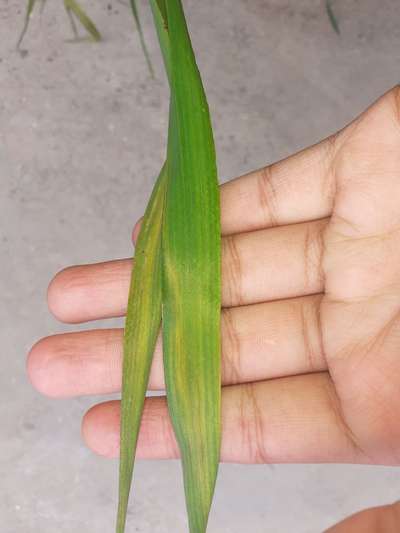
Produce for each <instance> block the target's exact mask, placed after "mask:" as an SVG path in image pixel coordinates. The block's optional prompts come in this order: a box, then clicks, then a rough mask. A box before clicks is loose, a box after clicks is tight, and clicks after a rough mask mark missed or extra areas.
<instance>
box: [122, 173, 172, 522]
mask: <svg viewBox="0 0 400 533" xmlns="http://www.w3.org/2000/svg"><path fill="white" fill-rule="evenodd" d="M166 185H167V172H166V167H165V166H164V167H163V169H162V170H161V173H160V176H159V178H158V180H157V183H156V185H155V187H154V190H153V193H152V196H151V199H150V202H149V204H148V207H147V209H146V213H145V216H144V218H143V221H142V226H141V229H140V234H139V237H138V240H137V244H136V249H135V265H134V269H133V272H132V280H131V287H130V291H129V301H128V310H127V315H126V321H125V337H124V363H123V380H122V402H121V451H120V481H119V504H118V519H117V529H116V530H117V533H123V532H124V531H125V522H126V513H127V505H128V500H129V492H130V486H131V482H132V474H133V464H134V457H135V451H136V445H137V438H138V434H139V428H140V420H141V417H142V411H143V405H144V399H145V396H146V389H147V384H148V381H149V373H150V368H151V361H152V358H153V353H154V348H155V344H156V340H157V335H158V333H159V330H160V324H161V223H162V217H163V212H164V201H165V189H166Z"/></svg>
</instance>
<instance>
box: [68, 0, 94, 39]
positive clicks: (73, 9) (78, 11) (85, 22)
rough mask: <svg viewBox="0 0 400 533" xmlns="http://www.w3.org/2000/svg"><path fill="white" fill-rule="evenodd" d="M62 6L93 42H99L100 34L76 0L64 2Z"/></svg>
mask: <svg viewBox="0 0 400 533" xmlns="http://www.w3.org/2000/svg"><path fill="white" fill-rule="evenodd" d="M64 6H65V9H66V10H67V12H68V13H73V14H74V15H75V17H76V18H77V19H78V20H79V22H80V23H81V24H82V26H83V27H84V28H85V30H86V31H87V32H88V33H89V35H90V36H91V37H92V39H93V40H94V41H100V40H101V34H100V32H99V30H98V29H97V27H96V25H95V24H94V22H93V21H92V20H91V19H90V18H89V16H88V15H87V14H86V13H85V11H84V10H83V8H82V7H81V6H80V5H79V3H78V2H77V0H64Z"/></svg>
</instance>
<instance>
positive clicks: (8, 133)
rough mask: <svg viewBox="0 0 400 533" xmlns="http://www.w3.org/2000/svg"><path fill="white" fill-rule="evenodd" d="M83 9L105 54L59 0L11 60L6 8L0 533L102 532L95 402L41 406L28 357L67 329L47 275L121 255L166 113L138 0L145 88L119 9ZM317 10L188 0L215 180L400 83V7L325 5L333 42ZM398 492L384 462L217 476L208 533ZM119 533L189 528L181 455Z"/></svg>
mask: <svg viewBox="0 0 400 533" xmlns="http://www.w3.org/2000/svg"><path fill="white" fill-rule="evenodd" d="M82 3H83V4H84V5H85V6H87V9H88V12H90V14H91V15H92V16H93V18H94V20H95V21H96V23H97V24H98V26H99V28H100V29H101V30H102V31H103V33H104V37H105V39H104V42H103V43H101V44H86V43H80V44H71V43H68V42H66V40H67V38H69V36H70V28H69V27H68V22H67V18H66V16H65V15H64V13H63V11H62V6H61V0H59V1H58V2H57V1H53V2H48V6H47V8H46V10H45V12H44V14H43V16H42V18H40V17H39V16H35V17H34V19H33V21H32V26H31V28H30V31H29V33H28V35H27V37H26V40H25V43H24V47H25V48H26V53H24V54H19V53H17V52H16V51H15V42H16V38H17V34H18V32H19V31H20V29H21V25H22V22H23V4H24V2H23V1H21V0H2V2H1V4H0V27H1V33H0V91H1V92H0V94H1V97H0V171H1V194H0V243H1V244H0V257H1V262H0V295H1V304H0V324H1V326H0V335H1V347H2V350H1V355H0V358H1V369H2V371H1V373H0V390H1V401H0V428H1V429H0V524H1V525H0V529H1V531H2V533H36V532H40V533H50V532H51V533H53V532H54V531H58V532H59V533H72V532H75V531H80V532H82V533H89V532H93V533H94V532H96V533H109V532H110V531H113V523H114V515H115V507H116V494H117V462H116V461H107V460H104V459H101V458H98V457H95V456H94V455H92V454H91V453H90V452H89V451H88V450H87V449H85V447H84V445H83V444H82V442H81V440H80V434H79V428H80V418H81V416H82V414H83V413H84V411H85V410H86V409H87V408H88V407H89V406H91V405H93V404H94V403H95V402H96V401H97V400H98V398H93V397H92V398H78V399H74V400H62V401H54V400H49V399H46V398H42V397H40V395H39V394H37V393H36V392H35V391H34V390H33V389H32V388H31V386H30V385H29V383H28V380H27V378H26V375H25V369H24V365H25V354H26V352H27V350H28V348H29V347H30V345H31V344H32V343H33V342H34V341H35V340H36V339H38V338H39V337H40V336H43V335H46V334H49V333H51V332H57V331H66V330H69V329H70V328H69V327H64V326H62V325H60V324H58V323H57V322H56V321H55V320H54V319H53V318H52V317H51V316H50V315H49V313H48V311H47V308H46V302H45V296H46V285H47V283H48V281H49V279H50V278H51V276H52V275H53V273H55V272H56V271H57V270H59V269H60V268H62V267H64V266H65V265H68V264H72V263H85V262H94V261H100V260H107V259H111V258H117V257H124V256H129V255H130V254H131V252H132V250H131V245H130V231H131V227H132V225H133V223H134V222H135V220H136V219H137V218H138V217H139V216H140V215H141V213H142V212H143V209H144V206H145V203H146V200H147V198H148V195H149V192H150V189H151V186H152V183H153V180H154V176H155V174H156V173H157V171H158V169H159V167H160V164H161V162H162V158H163V153H164V142H165V133H166V127H167V107H168V103H167V91H166V85H165V80H164V76H163V74H162V70H161V64H160V61H159V54H158V49H157V44H156V41H155V39H154V34H153V31H152V27H151V19H150V16H149V12H148V9H147V7H146V6H145V4H146V2H144V1H142V2H141V4H142V5H141V7H142V8H143V9H142V13H143V19H144V30H145V34H146V36H147V38H148V42H149V46H150V51H151V54H152V57H153V59H154V63H155V69H156V72H157V77H156V80H152V79H150V77H149V74H148V71H147V69H146V65H145V62H144V59H143V56H142V53H141V51H140V48H139V45H138V41H137V35H136V34H135V32H134V31H133V26H132V21H131V18H130V15H129V12H128V8H127V7H126V6H124V5H122V3H119V2H117V1H116V0H109V4H108V3H107V2H106V1H101V2H99V1H95V0H82ZM322 4H323V2H321V1H319V0H297V1H295V0H235V2H232V0H219V1H218V2H214V1H212V0H204V1H203V2H196V1H195V0H187V1H185V5H186V6H187V13H188V17H189V21H190V26H191V29H192V33H193V40H194V44H195V48H196V50H197V51H198V60H199V64H200V67H201V70H202V73H203V76H204V81H205V85H206V88H207V91H208V95H209V101H210V107H211V110H212V115H213V121H214V125H215V133H216V142H217V149H218V155H219V167H220V175H221V178H222V179H228V178H231V177H234V176H237V175H239V174H241V173H243V172H245V171H248V170H251V169H253V168H256V167H259V166H261V165H264V164H265V163H267V162H272V161H274V160H276V159H278V158H282V157H284V156H286V155H287V154H289V153H291V152H293V151H294V150H298V149H299V148H301V147H304V146H306V145H309V144H310V143H314V142H316V141H318V140H319V139H321V138H322V137H325V136H326V135H328V134H329V133H331V132H333V131H334V130H336V129H337V128H340V127H341V126H343V125H344V124H345V123H346V122H348V121H349V120H350V119H352V118H353V117H354V116H355V115H356V114H357V113H358V112H359V111H361V110H362V109H364V108H365V107H366V106H367V105H368V104H369V103H370V102H371V101H372V100H374V99H375V98H376V97H377V96H379V95H380V94H381V93H383V92H384V91H385V90H387V89H388V88H390V87H391V86H392V85H394V84H395V83H397V82H398V81H399V72H400V54H399V49H400V8H399V5H398V1H397V0H381V1H380V2H379V3H377V2H376V1H374V0H363V1H362V2H361V1H360V0H358V1H357V0H353V1H344V0H337V1H334V2H333V5H334V8H335V10H336V13H337V17H338V19H339V21H340V27H341V35H340V36H338V35H336V34H335V33H334V32H333V30H332V28H331V26H330V24H329V21H328V18H327V14H326V12H325V10H324V7H323V5H322ZM378 5H379V7H378ZM113 324H119V322H118V321H114V322H113ZM96 326H98V324H96ZM85 327H87V326H85ZM89 327H94V326H93V325H90V326H89ZM399 494H400V478H399V476H398V472H397V470H396V469H394V468H381V467H360V466H353V467H351V466H340V465H336V466H333V465H330V466H323V465H320V466H315V465H304V466H302V465H295V466H292V465H285V466H254V467H248V466H238V465H223V466H222V467H221V472H220V477H219V483H218V489H217V494H216V500H215V506H214V509H213V513H212V517H211V521H210V527H209V531H210V532H211V533H217V532H218V533H228V532H229V533H244V532H250V531H251V532H252V533H294V532H296V533H317V532H320V531H322V530H323V529H324V528H325V527H327V526H328V525H330V524H331V523H333V522H335V521H337V520H339V519H340V518H341V517H343V516H345V515H347V514H349V513H351V512H353V511H356V510H358V509H360V508H363V507H367V506H371V505H374V504H380V503H384V502H390V501H392V500H394V499H396V498H398V496H399ZM128 531H132V532H133V531H140V532H146V533H167V532H169V533H170V532H174V533H181V532H184V531H186V529H185V514H184V506H183V496H182V488H181V482H180V470H179V465H178V464H177V463H176V462H162V463H157V462H142V463H140V464H138V466H137V470H136V491H135V502H134V505H133V506H132V510H131V514H130V525H129V528H128Z"/></svg>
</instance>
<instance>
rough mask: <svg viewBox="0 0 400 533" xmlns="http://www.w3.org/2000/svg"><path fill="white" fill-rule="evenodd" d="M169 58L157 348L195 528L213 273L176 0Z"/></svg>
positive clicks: (201, 145) (209, 180) (201, 158)
mask: <svg viewBox="0 0 400 533" xmlns="http://www.w3.org/2000/svg"><path fill="white" fill-rule="evenodd" d="M165 4H166V7H167V17H168V19H167V20H168V33H169V40H170V60H171V106H170V113H171V116H170V129H169V140H168V157H167V160H168V175H169V183H168V188H167V194H166V205H165V215H164V222H163V238H162V240H163V251H162V260H163V350H164V369H165V380H166V387H167V398H168V407H169V411H170V414H171V418H172V423H173V426H174V430H175V435H176V437H177V441H178V444H179V447H180V451H181V456H182V465H183V474H184V485H185V493H186V503H187V509H188V515H189V526H190V531H191V532H192V533H204V532H205V531H206V527H207V521H208V515H209V511H210V506H211V502H212V498H213V493H214V488H215V482H216V477H217V471H218V463H219V451H220V433H221V428H220V401H221V400H220V397H221V377H220V360H221V339H220V313H221V279H220V270H221V266H220V261H221V258H220V255H221V241H220V235H221V232H220V209H219V190H218V180H217V168H216V156H215V148H214V141H213V134H212V127H211V121H210V116H209V110H208V105H207V100H206V96H205V93H204V89H203V85H202V82H201V78H200V74H199V71H198V68H197V65H196V61H195V56H194V53H193V50H192V46H191V42H190V37H189V33H188V31H187V27H186V21H185V16H184V12H183V8H182V4H181V1H180V0H166V2H165Z"/></svg>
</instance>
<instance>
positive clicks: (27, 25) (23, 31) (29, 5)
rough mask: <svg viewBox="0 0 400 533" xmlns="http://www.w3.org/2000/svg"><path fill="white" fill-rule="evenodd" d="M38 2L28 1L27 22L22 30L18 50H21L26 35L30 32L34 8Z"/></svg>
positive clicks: (35, 0)
mask: <svg viewBox="0 0 400 533" xmlns="http://www.w3.org/2000/svg"><path fill="white" fill-rule="evenodd" d="M36 2H37V0H28V4H27V7H26V13H25V21H24V26H23V28H22V31H21V34H20V36H19V39H18V42H17V50H19V49H20V48H21V44H22V41H23V40H24V37H25V35H26V32H27V31H28V27H29V22H30V20H31V16H32V13H33V8H34V7H35V5H36Z"/></svg>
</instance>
